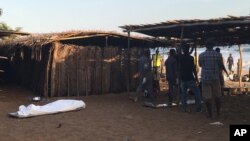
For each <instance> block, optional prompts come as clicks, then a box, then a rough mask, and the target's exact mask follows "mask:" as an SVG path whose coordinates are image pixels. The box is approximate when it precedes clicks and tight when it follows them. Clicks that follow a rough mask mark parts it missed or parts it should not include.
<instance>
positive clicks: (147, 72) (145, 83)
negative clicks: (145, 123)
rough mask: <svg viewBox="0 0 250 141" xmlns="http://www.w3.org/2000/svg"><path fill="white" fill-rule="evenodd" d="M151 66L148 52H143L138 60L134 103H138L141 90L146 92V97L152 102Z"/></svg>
mask: <svg viewBox="0 0 250 141" xmlns="http://www.w3.org/2000/svg"><path fill="white" fill-rule="evenodd" d="M151 71H152V65H151V59H150V51H149V50H146V51H144V53H143V55H142V56H141V58H140V59H139V85H138V87H137V89H136V96H135V97H134V102H137V101H138V98H139V96H140V93H141V92H142V90H147V91H148V96H149V98H150V99H151V100H153V88H152V87H153V82H152V81H153V76H152V72H151Z"/></svg>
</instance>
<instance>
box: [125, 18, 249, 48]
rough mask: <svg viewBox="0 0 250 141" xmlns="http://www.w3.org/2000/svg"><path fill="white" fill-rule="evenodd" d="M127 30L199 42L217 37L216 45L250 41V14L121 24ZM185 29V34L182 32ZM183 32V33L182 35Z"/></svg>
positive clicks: (247, 42)
mask: <svg viewBox="0 0 250 141" xmlns="http://www.w3.org/2000/svg"><path fill="white" fill-rule="evenodd" d="M121 28H122V29H124V31H125V32H138V33H142V34H146V35H150V36H153V37H165V38H167V39H168V40H170V39H172V38H175V39H177V40H178V39H180V38H181V36H182V37H183V39H186V40H189V41H190V40H191V41H192V42H199V44H201V45H203V44H204V41H205V40H206V39H207V38H211V37H213V38H215V39H216V45H233V44H249V43H250V38H249V37H250V16H241V17H235V16H228V17H225V18H217V19H208V20H200V19H193V20H172V21H165V22H161V23H155V24H144V25H125V26H121ZM182 31H183V34H182ZM181 34H182V35H181Z"/></svg>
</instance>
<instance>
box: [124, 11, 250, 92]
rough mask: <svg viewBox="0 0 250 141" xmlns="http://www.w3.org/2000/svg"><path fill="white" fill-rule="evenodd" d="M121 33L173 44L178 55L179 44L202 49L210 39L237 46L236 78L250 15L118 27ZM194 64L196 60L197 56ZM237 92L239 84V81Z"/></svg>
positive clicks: (249, 41)
mask: <svg viewBox="0 0 250 141" xmlns="http://www.w3.org/2000/svg"><path fill="white" fill-rule="evenodd" d="M121 28H122V29H123V30H124V32H127V33H128V35H130V33H131V32H137V33H142V34H146V35H149V36H152V37H157V38H161V39H165V40H167V41H168V42H169V43H173V46H175V47H177V49H178V50H179V53H180V47H181V44H182V43H183V42H186V43H189V44H192V45H193V46H194V47H195V54H197V53H196V47H203V46H204V45H205V41H206V40H207V39H208V38H214V40H215V46H232V45H238V46H239V53H240V61H239V62H240V63H239V74H238V75H239V78H241V75H242V46H241V45H242V44H250V38H249V37H250V16H240V17H236V16H230V15H229V16H228V17H225V18H216V19H208V20H200V19H192V20H171V21H165V22H160V23H155V24H142V25H125V26H121ZM195 56H196V61H197V55H195ZM239 80H240V81H239V88H240V89H239V90H240V91H241V88H242V83H241V79H239Z"/></svg>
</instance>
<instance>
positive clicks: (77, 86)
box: [76, 47, 80, 96]
mask: <svg viewBox="0 0 250 141" xmlns="http://www.w3.org/2000/svg"><path fill="white" fill-rule="evenodd" d="M78 51H79V50H78V47H76V93H77V96H80V94H79V78H78V77H79V74H78Z"/></svg>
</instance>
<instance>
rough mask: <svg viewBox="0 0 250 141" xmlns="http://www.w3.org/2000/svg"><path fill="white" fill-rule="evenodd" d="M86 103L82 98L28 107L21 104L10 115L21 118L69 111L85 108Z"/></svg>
mask: <svg viewBox="0 0 250 141" xmlns="http://www.w3.org/2000/svg"><path fill="white" fill-rule="evenodd" d="M85 107H86V104H85V103H84V102H83V101H82V100H57V101H55V102H52V103H49V104H46V105H43V106H36V105H34V104H30V105H28V106H27V107H26V106H24V105H21V106H19V110H18V111H17V112H15V113H9V115H11V116H14V117H19V118H25V117H32V116H39V115H46V114H55V113H60V112H67V111H73V110H78V109H82V108H85Z"/></svg>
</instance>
